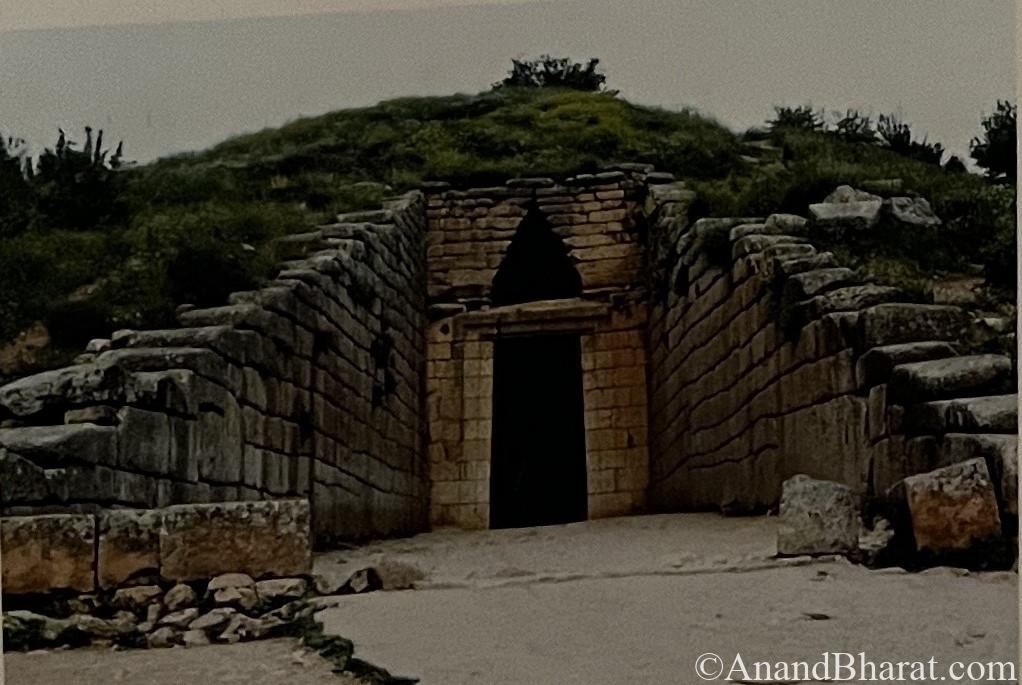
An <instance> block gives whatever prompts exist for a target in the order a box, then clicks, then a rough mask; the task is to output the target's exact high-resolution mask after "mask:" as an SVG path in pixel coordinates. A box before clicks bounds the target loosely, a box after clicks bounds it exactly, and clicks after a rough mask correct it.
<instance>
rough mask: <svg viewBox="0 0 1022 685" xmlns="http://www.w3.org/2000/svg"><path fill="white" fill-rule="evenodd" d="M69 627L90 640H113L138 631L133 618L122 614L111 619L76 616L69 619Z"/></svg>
mask: <svg viewBox="0 0 1022 685" xmlns="http://www.w3.org/2000/svg"><path fill="white" fill-rule="evenodd" d="M71 625H73V626H74V627H75V628H77V629H78V630H80V631H81V632H83V633H85V634H86V635H88V636H89V637H90V638H94V639H100V640H113V639H115V638H118V637H121V636H124V635H130V634H131V633H134V632H136V631H137V630H138V624H137V622H136V621H135V618H134V616H132V615H131V614H128V613H124V612H121V613H119V614H118V615H117V616H116V617H115V618H112V619H102V618H98V617H96V616H90V615H89V614H76V615H74V616H72V617H71Z"/></svg>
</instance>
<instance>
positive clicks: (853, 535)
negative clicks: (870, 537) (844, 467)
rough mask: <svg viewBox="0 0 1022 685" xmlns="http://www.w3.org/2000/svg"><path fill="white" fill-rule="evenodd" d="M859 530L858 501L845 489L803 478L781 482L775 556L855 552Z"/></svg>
mask: <svg viewBox="0 0 1022 685" xmlns="http://www.w3.org/2000/svg"><path fill="white" fill-rule="evenodd" d="M859 527H860V524H859V506H858V501H857V498H856V496H855V492H854V491H853V490H852V489H851V488H850V487H848V486H847V485H843V484H841V483H833V482H831V481H824V480H815V479H813V478H810V477H809V476H807V475H804V474H799V475H797V476H794V477H793V478H789V479H788V480H786V481H784V485H783V486H782V490H781V506H780V528H779V529H778V531H777V553H778V554H780V555H801V554H834V553H837V554H844V553H848V552H854V551H855V550H856V549H857V548H858V544H859Z"/></svg>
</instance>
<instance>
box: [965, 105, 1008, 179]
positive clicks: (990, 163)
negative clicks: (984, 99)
mask: <svg viewBox="0 0 1022 685" xmlns="http://www.w3.org/2000/svg"><path fill="white" fill-rule="evenodd" d="M1017 115H1018V109H1017V107H1016V106H1015V105H1014V104H1012V103H1011V102H1009V101H1007V100H1004V101H1001V100H998V101H997V108H996V109H995V110H994V113H993V114H991V115H990V116H988V117H986V118H984V119H983V137H982V138H973V139H972V143H971V145H970V147H971V152H972V158H973V159H974V160H976V164H978V165H979V166H981V167H982V168H984V169H986V172H987V176H989V177H990V178H995V179H996V178H1005V179H1010V180H1015V176H1016V169H1017V166H1016V164H1017V142H1016V140H1017V139H1016V135H1017V134H1016V123H1015V122H1016V118H1017Z"/></svg>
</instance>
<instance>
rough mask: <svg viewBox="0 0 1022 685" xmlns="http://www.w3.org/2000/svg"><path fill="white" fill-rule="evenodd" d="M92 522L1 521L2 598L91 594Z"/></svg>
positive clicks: (62, 517) (67, 517)
mask: <svg viewBox="0 0 1022 685" xmlns="http://www.w3.org/2000/svg"><path fill="white" fill-rule="evenodd" d="M95 542H96V520H95V517H93V516H91V515H85V514H54V515H48V516H24V517H11V518H4V519H0V555H2V557H0V563H2V566H3V591H4V593H5V594H26V593H36V592H48V591H50V590H58V589H68V590H77V591H79V592H92V591H93V590H94V589H95V586H96V583H95Z"/></svg>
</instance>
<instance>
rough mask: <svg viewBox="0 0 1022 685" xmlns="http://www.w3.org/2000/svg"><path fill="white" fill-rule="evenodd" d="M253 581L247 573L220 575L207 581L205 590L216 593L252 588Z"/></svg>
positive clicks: (253, 585)
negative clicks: (232, 589)
mask: <svg viewBox="0 0 1022 685" xmlns="http://www.w3.org/2000/svg"><path fill="white" fill-rule="evenodd" d="M255 585H256V584H255V581H254V580H253V579H252V576H250V575H248V574H247V573H222V574H220V575H218V576H217V577H216V578H213V579H212V580H210V581H209V585H207V586H206V590H208V591H209V592H216V591H217V590H227V589H231V588H239V587H244V588H254V587H255Z"/></svg>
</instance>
